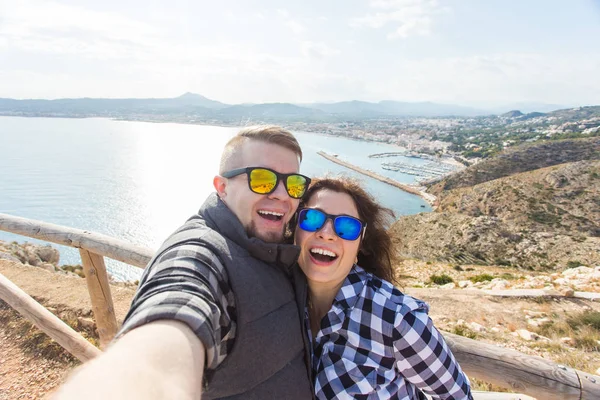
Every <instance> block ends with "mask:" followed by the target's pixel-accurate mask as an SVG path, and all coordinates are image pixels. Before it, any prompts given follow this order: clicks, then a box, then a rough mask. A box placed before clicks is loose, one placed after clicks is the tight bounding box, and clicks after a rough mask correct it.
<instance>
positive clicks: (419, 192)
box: [317, 151, 437, 207]
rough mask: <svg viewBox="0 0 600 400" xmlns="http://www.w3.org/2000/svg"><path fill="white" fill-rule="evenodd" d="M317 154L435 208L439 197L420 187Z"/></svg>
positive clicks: (333, 157)
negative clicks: (412, 195)
mask: <svg viewBox="0 0 600 400" xmlns="http://www.w3.org/2000/svg"><path fill="white" fill-rule="evenodd" d="M317 154H318V155H320V156H321V157H323V158H325V159H327V160H329V161H331V162H333V163H336V164H338V165H341V166H342V167H346V168H348V169H351V170H353V171H356V172H358V173H360V174H363V175H365V176H368V177H369V178H373V179H376V180H378V181H380V182H383V183H387V184H388V185H391V186H394V187H396V188H398V189H400V190H403V191H405V192H407V193H410V194H414V195H416V196H419V197H421V198H422V199H423V200H425V201H427V202H428V203H429V204H430V205H431V206H432V207H435V202H436V200H437V197H435V196H434V195H432V194H430V193H427V192H425V191H424V190H423V189H422V187H420V186H415V185H410V184H406V183H400V182H398V181H396V180H394V179H392V178H388V177H386V176H383V175H379V174H378V173H375V172H373V171H369V170H367V169H364V168H361V167H359V166H356V165H354V164H350V163H349V162H346V161H342V160H340V159H339V158H337V157H335V156H332V155H330V154H327V153H325V152H324V151H318V152H317Z"/></svg>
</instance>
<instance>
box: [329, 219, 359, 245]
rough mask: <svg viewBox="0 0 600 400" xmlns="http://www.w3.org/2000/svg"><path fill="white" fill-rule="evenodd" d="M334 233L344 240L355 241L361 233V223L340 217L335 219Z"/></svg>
mask: <svg viewBox="0 0 600 400" xmlns="http://www.w3.org/2000/svg"><path fill="white" fill-rule="evenodd" d="M334 228H335V233H336V234H337V235H338V236H339V237H341V238H342V239H346V240H356V239H358V238H359V237H360V232H361V231H362V222H360V221H359V220H358V219H356V218H353V217H345V216H340V217H337V218H336V219H335V223H334Z"/></svg>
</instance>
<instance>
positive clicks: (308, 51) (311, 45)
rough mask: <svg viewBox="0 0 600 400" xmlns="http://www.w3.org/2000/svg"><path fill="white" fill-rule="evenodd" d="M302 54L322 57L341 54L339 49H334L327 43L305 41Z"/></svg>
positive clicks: (302, 45)
mask: <svg viewBox="0 0 600 400" xmlns="http://www.w3.org/2000/svg"><path fill="white" fill-rule="evenodd" d="M301 47H302V54H304V56H306V57H310V58H317V59H322V58H326V57H331V56H336V55H338V54H340V51H339V50H338V49H333V48H331V47H329V46H327V45H326V44H325V43H315V42H310V41H304V42H302V44H301Z"/></svg>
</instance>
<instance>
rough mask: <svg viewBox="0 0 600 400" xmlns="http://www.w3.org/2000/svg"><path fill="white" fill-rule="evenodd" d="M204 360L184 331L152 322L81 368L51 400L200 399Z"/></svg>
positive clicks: (199, 348)
mask: <svg viewBox="0 0 600 400" xmlns="http://www.w3.org/2000/svg"><path fill="white" fill-rule="evenodd" d="M204 358H205V355H204V346H203V345H202V342H201V341H200V340H199V339H198V337H197V336H196V335H194V333H193V332H192V330H191V329H190V328H189V327H188V326H187V325H185V324H183V323H181V322H177V321H167V320H162V321H155V322H152V323H149V324H147V325H143V326H141V327H139V328H136V329H134V330H132V331H130V332H128V333H126V334H125V335H124V336H123V337H122V338H121V339H119V340H118V341H117V342H116V343H115V344H114V345H112V346H111V347H109V348H108V350H107V351H106V352H104V353H103V354H102V355H101V356H99V357H98V358H96V359H94V360H92V361H90V362H88V363H86V364H85V365H83V366H81V367H80V368H79V369H78V370H77V371H76V372H75V373H74V374H73V375H72V376H71V377H70V378H69V380H68V381H67V382H66V383H65V384H64V385H63V386H62V387H61V388H60V389H59V390H58V391H57V392H56V393H55V394H54V395H53V396H52V399H53V400H70V399H81V398H86V399H89V400H94V399H99V400H100V399H101V400H105V399H115V400H118V399H185V400H187V399H189V400H192V399H193V400H196V399H200V395H201V389H202V376H203V371H204V363H205V360H204Z"/></svg>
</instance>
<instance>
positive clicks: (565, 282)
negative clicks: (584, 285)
mask: <svg viewBox="0 0 600 400" xmlns="http://www.w3.org/2000/svg"><path fill="white" fill-rule="evenodd" d="M553 283H554V284H555V285H560V286H566V285H568V284H569V283H570V282H569V280H568V279H565V278H558V279H555V280H554V282H553Z"/></svg>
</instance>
